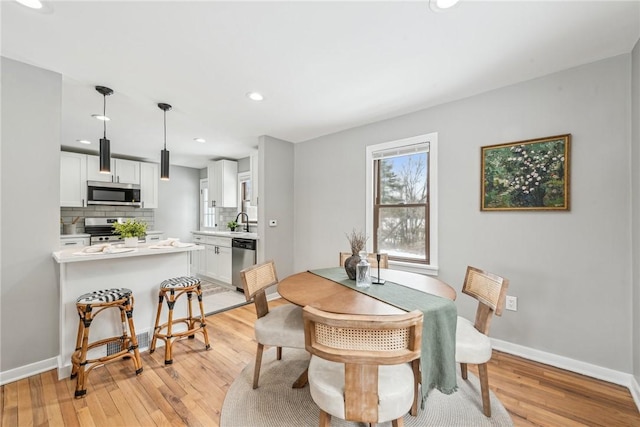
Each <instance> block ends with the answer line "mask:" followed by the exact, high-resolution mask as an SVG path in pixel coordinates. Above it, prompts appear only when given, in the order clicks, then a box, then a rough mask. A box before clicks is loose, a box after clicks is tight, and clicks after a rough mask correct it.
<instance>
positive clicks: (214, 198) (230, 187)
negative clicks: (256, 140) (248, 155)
mask: <svg viewBox="0 0 640 427" xmlns="http://www.w3.org/2000/svg"><path fill="white" fill-rule="evenodd" d="M207 179H208V181H209V200H210V203H211V204H210V206H211V207H213V208H215V207H218V208H235V207H237V206H238V162H236V161H233V160H217V161H215V162H212V163H210V164H209V166H208V167H207Z"/></svg>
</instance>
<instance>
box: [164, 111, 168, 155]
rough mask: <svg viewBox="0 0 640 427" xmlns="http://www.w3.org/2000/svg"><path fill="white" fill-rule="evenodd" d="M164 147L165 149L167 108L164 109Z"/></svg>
mask: <svg viewBox="0 0 640 427" xmlns="http://www.w3.org/2000/svg"><path fill="white" fill-rule="evenodd" d="M164 149H165V150H166V149H167V110H164Z"/></svg>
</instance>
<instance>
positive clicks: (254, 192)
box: [249, 151, 260, 206]
mask: <svg viewBox="0 0 640 427" xmlns="http://www.w3.org/2000/svg"><path fill="white" fill-rule="evenodd" d="M249 164H250V168H251V206H258V188H260V187H259V181H258V152H257V151H254V152H253V153H251V156H250V157H249Z"/></svg>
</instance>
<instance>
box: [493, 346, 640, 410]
mask: <svg viewBox="0 0 640 427" xmlns="http://www.w3.org/2000/svg"><path fill="white" fill-rule="evenodd" d="M491 345H492V346H493V348H494V349H495V350H498V351H502V352H504V353H509V354H513V355H515V356H520V357H523V358H525V359H528V360H533V361H535V362H540V363H544V364H546V365H551V366H555V367H556V368H560V369H566V370H567V371H571V372H575V373H577V374H582V375H586V376H588V377H592V378H596V379H599V380H602V381H607V382H610V383H613V384H618V385H621V386H624V387H627V388H628V389H629V392H630V393H631V396H632V397H633V400H634V402H635V404H636V406H637V407H638V410H639V411H640V387H639V386H638V382H637V381H636V379H635V377H634V376H633V375H632V374H627V373H624V372H620V371H615V370H613V369H609V368H603V367H602V366H597V365H593V364H591V363H586V362H581V361H579V360H575V359H571V358H568V357H564V356H558V355H557V354H553V353H547V352H545V351H541V350H536V349H533V348H530V347H525V346H522V345H518V344H512V343H510V342H507V341H502V340H498V339H495V338H491Z"/></svg>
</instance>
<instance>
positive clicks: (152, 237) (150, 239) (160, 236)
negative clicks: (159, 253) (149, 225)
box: [144, 233, 164, 243]
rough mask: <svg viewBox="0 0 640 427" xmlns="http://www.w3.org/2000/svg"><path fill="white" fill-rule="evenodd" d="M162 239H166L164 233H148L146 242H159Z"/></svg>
mask: <svg viewBox="0 0 640 427" xmlns="http://www.w3.org/2000/svg"><path fill="white" fill-rule="evenodd" d="M161 240H164V235H163V234H162V233H160V234H157V233H147V235H146V236H145V238H144V242H145V243H158V242H159V241H161Z"/></svg>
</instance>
